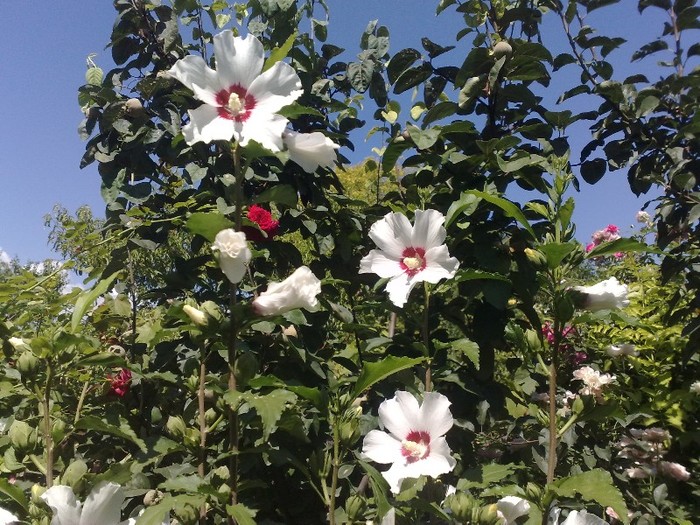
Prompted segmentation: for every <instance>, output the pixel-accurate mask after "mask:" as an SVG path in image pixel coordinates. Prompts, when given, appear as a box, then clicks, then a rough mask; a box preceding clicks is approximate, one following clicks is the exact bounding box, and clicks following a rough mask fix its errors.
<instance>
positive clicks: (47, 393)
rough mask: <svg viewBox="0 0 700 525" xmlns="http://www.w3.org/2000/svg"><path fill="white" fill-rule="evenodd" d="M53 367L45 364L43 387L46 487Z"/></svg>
mask: <svg viewBox="0 0 700 525" xmlns="http://www.w3.org/2000/svg"><path fill="white" fill-rule="evenodd" d="M52 379H53V368H52V367H51V363H47V365H46V385H45V387H44V399H43V400H42V405H43V410H44V446H45V447H46V488H49V489H50V488H51V486H52V485H53V437H52V436H51V381H52Z"/></svg>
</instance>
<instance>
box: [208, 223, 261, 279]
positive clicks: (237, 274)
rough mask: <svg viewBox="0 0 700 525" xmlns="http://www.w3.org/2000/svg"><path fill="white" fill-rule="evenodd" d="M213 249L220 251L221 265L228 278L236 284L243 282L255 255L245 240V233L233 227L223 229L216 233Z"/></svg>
mask: <svg viewBox="0 0 700 525" xmlns="http://www.w3.org/2000/svg"><path fill="white" fill-rule="evenodd" d="M211 249H212V251H214V252H218V254H219V266H220V267H221V271H223V272H224V274H225V275H226V277H227V278H228V280H229V281H231V282H232V283H234V284H235V283H239V282H241V280H243V276H244V275H245V271H246V268H247V267H248V263H249V262H250V259H251V258H252V257H253V254H252V253H251V251H250V248H248V243H247V242H246V240H245V233H243V232H237V231H236V230H234V229H232V228H227V229H225V230H221V231H220V232H219V233H217V234H216V238H215V239H214V244H212V247H211Z"/></svg>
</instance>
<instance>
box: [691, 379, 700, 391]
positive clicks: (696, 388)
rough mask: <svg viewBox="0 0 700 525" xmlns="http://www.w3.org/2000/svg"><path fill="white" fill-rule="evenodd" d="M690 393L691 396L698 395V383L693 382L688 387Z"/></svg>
mask: <svg viewBox="0 0 700 525" xmlns="http://www.w3.org/2000/svg"><path fill="white" fill-rule="evenodd" d="M690 391H691V392H692V393H693V394H700V381H695V382H694V383H693V384H692V385H690Z"/></svg>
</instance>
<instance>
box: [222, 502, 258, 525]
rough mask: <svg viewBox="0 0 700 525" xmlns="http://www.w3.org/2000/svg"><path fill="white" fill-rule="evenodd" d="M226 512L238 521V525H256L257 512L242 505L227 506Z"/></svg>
mask: <svg viewBox="0 0 700 525" xmlns="http://www.w3.org/2000/svg"><path fill="white" fill-rule="evenodd" d="M226 512H227V513H228V515H229V516H231V517H232V518H234V519H235V520H236V523H237V524H238V525H255V520H254V519H253V518H254V517H255V512H254V511H252V510H251V509H249V508H248V507H246V506H245V505H243V504H242V503H237V504H236V505H227V506H226Z"/></svg>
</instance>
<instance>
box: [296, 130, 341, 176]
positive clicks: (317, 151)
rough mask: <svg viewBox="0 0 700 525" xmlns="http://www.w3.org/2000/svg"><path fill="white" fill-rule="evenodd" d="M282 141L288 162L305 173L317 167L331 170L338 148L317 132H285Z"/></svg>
mask: <svg viewBox="0 0 700 525" xmlns="http://www.w3.org/2000/svg"><path fill="white" fill-rule="evenodd" d="M283 139H284V145H285V146H287V151H288V152H289V160H291V161H293V162H296V163H297V164H299V166H301V168H302V169H303V170H304V171H305V172H307V173H313V172H315V171H316V170H317V169H318V168H319V166H321V167H324V168H332V167H333V165H334V164H335V160H336V158H337V156H336V154H335V150H337V149H338V148H339V147H340V146H338V145H337V144H336V143H335V142H333V141H332V140H331V139H329V138H328V137H326V136H325V135H324V134H323V133H321V132H319V131H314V132H313V133H297V132H296V131H286V132H285V133H284V136H283Z"/></svg>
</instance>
